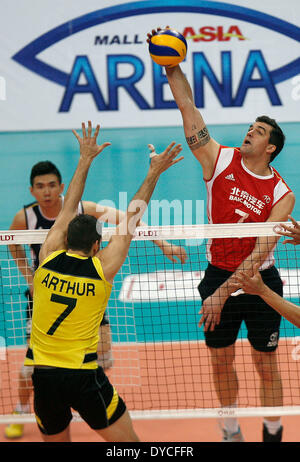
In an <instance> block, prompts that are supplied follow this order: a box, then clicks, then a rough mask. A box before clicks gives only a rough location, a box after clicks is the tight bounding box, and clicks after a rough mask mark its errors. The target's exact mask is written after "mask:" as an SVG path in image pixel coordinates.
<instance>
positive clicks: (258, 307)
mask: <svg viewBox="0 0 300 462" xmlns="http://www.w3.org/2000/svg"><path fill="white" fill-rule="evenodd" d="M232 274H233V273H231V272H230V271H226V270H222V269H220V268H217V267H215V266H213V265H211V264H209V265H208V267H207V269H206V271H205V276H204V278H203V279H202V281H201V282H200V284H199V286H198V290H199V293H200V296H201V298H202V301H204V300H205V299H206V298H207V297H209V296H210V295H212V294H213V293H214V292H215V290H216V289H218V287H220V286H221V285H222V284H223V283H224V282H225V281H226V280H227V279H228V278H229V277H230V276H231V275H232ZM260 274H261V276H262V279H263V281H264V282H265V284H266V285H267V286H268V287H270V288H271V289H272V290H274V292H276V293H277V294H279V295H280V296H282V295H283V283H282V280H281V278H280V275H279V272H278V270H277V268H275V267H274V266H272V267H271V268H268V269H266V270H263V271H261V273H260ZM242 321H244V322H245V324H246V327H247V331H248V340H249V342H250V343H251V345H252V346H253V348H254V349H255V350H257V351H261V352H270V351H275V350H276V348H277V346H278V340H279V327H280V321H281V316H280V315H279V314H278V313H277V311H275V310H274V309H273V308H271V307H270V306H269V305H267V304H266V303H265V302H264V301H263V300H262V299H261V298H260V297H258V296H256V295H249V294H241V295H237V296H230V297H229V298H228V299H227V301H226V303H225V304H224V307H223V310H222V312H221V320H220V323H219V324H218V325H216V326H215V329H214V330H213V331H206V332H205V341H206V345H207V346H209V347H212V348H225V347H227V346H230V345H233V344H234V343H235V341H236V339H237V336H238V333H239V330H240V327H241V324H242Z"/></svg>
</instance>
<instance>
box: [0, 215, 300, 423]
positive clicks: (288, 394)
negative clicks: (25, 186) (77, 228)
mask: <svg viewBox="0 0 300 462" xmlns="http://www.w3.org/2000/svg"><path fill="white" fill-rule="evenodd" d="M287 224H288V223H287ZM278 226H280V224H279V223H277V224H276V223H271V222H268V223H249V224H248V223H241V224H236V225H232V224H221V225H193V226H192V225H191V226H170V227H166V226H162V227H157V226H155V227H139V228H137V230H136V234H135V236H134V239H133V241H132V244H131V246H130V251H129V256H128V258H127V260H126V262H125V263H124V265H123V267H122V268H121V270H120V272H119V274H118V275H117V277H116V279H115V283H114V289H113V291H112V295H111V299H110V301H109V305H108V316H109V319H110V325H111V330H112V341H113V356H114V364H113V367H112V368H111V369H110V370H109V371H108V372H107V375H108V376H109V378H110V380H111V382H112V383H113V384H114V385H115V386H116V388H117V389H118V392H119V394H120V396H122V398H123V399H124V400H125V402H126V404H127V407H128V409H129V412H130V414H131V416H132V418H134V419H164V418H208V417H213V418H219V417H233V416H236V417H252V416H253V417H254V416H278V415H298V414H300V390H299V376H300V330H299V329H298V328H297V327H295V326H294V325H292V324H290V323H289V322H288V321H286V320H285V319H282V321H281V327H280V339H279V346H278V349H277V352H276V355H277V363H278V368H279V372H280V375H281V380H282V386H283V405H282V406H280V407H279V406H274V407H272V406H268V407H263V406H261V401H260V377H259V375H258V373H257V371H256V369H255V366H254V364H253V360H252V354H251V346H250V344H249V341H248V339H247V330H246V327H245V326H244V325H243V324H242V326H241V329H240V333H239V337H238V339H237V342H236V356H235V363H234V364H235V368H236V371H237V376H238V380H239V395H238V403H237V404H238V405H237V407H236V408H234V409H232V408H226V407H221V406H220V403H219V400H218V397H217V394H216V391H215V388H214V384H213V378H212V366H211V360H210V354H209V351H208V348H207V347H206V344H205V341H204V334H203V328H202V329H200V328H199V327H198V323H199V318H200V315H199V314H198V313H199V311H200V309H201V298H200V295H199V292H198V289H197V287H198V285H199V282H200V281H201V279H202V278H203V275H204V272H205V269H206V267H207V264H208V258H209V247H210V245H211V242H212V240H220V241H219V242H223V241H224V242H225V241H226V240H227V239H231V240H232V239H236V240H237V242H238V244H239V245H240V246H243V245H244V243H245V242H246V241H247V240H248V239H249V238H257V237H268V238H270V239H272V238H273V240H274V236H276V233H275V230H276V229H278V228H276V227H278ZM47 232H48V231H47V230H36V231H32V230H30V231H23V230H22V231H11V230H9V231H0V267H1V274H0V281H1V289H0V292H1V293H0V341H1V343H0V353H1V354H0V422H1V423H18V422H22V423H24V422H34V421H35V419H34V415H33V411H32V399H31V412H30V413H28V414H21V415H13V412H14V409H15V406H16V404H17V402H18V400H19V398H18V374H19V370H20V368H21V367H22V364H23V361H24V357H25V352H26V334H25V330H26V321H27V320H26V303H27V302H26V298H25V296H24V293H25V291H26V289H27V284H26V281H25V280H24V278H23V277H22V275H21V274H20V271H19V269H18V268H17V266H16V264H15V261H14V260H13V258H12V256H11V253H10V251H9V246H10V245H13V244H14V245H16V244H20V245H22V246H23V247H26V246H29V245H30V244H33V243H36V244H40V243H43V242H44V240H45V237H46V236H47ZM114 233H115V228H111V227H109V228H104V229H103V243H104V245H107V243H108V241H109V239H110V236H111V235H112V234H114ZM154 240H168V241H170V242H171V243H173V244H174V245H180V246H183V247H184V248H185V250H186V252H187V255H188V260H187V262H186V263H185V264H184V265H182V264H181V263H173V262H171V261H169V260H167V259H166V258H165V256H164V255H163V254H162V252H161V250H160V249H159V248H158V247H157V246H155V245H153V241H154ZM299 250H300V249H299V247H297V246H289V245H283V244H282V243H281V240H279V242H278V243H277V245H276V247H275V249H274V250H273V253H272V255H270V256H269V257H270V258H274V261H275V265H276V267H277V268H278V270H279V272H280V276H281V279H282V281H283V290H284V292H283V295H284V297H285V298H287V299H289V300H291V301H292V302H294V303H297V304H299V286H300V261H299V257H300V255H299ZM237 296H238V294H237ZM230 386H231V385H230V383H228V387H230ZM274 393H275V391H274ZM74 419H75V420H76V419H79V417H78V416H77V415H76V414H74Z"/></svg>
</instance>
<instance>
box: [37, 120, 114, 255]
mask: <svg viewBox="0 0 300 462" xmlns="http://www.w3.org/2000/svg"><path fill="white" fill-rule="evenodd" d="M99 130H100V126H99V125H97V127H96V129H95V132H94V135H93V136H92V124H91V122H90V121H89V122H88V132H87V134H86V128H85V124H84V123H83V124H82V135H83V136H82V138H81V137H80V136H79V135H78V133H77V132H76V131H75V130H72V131H73V133H74V135H75V136H76V138H77V140H78V143H79V147H80V157H79V161H78V165H77V168H76V170H75V173H74V175H73V178H72V180H71V183H70V185H69V187H68V190H67V194H66V197H65V200H64V204H63V208H62V210H61V211H60V213H59V215H58V217H57V219H56V221H55V223H54V225H53V226H52V228H51V229H50V231H49V233H48V236H47V238H46V240H45V242H44V244H43V245H42V248H41V251H40V256H39V260H40V262H42V261H43V260H44V259H45V258H46V257H47V256H48V255H49V254H50V253H52V252H54V251H55V250H60V249H65V248H66V234H67V230H68V226H69V223H70V221H71V220H72V219H73V218H74V217H75V216H76V214H77V209H78V203H79V201H80V199H81V197H82V194H83V191H84V187H85V182H86V179H87V175H88V172H89V169H90V166H91V164H92V162H93V160H94V159H95V157H97V156H98V155H99V154H100V153H101V152H102V151H103V149H105V148H106V147H107V146H110V143H103V144H101V145H97V137H98V134H99Z"/></svg>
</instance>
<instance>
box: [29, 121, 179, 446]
mask: <svg viewBox="0 0 300 462" xmlns="http://www.w3.org/2000/svg"><path fill="white" fill-rule="evenodd" d="M99 128H100V127H99V125H98V126H97V127H96V130H95V133H94V135H93V136H92V126H91V122H89V124H88V131H87V133H86V128H85V125H84V124H82V131H83V137H82V138H81V137H80V136H79V135H78V134H77V133H76V132H75V131H73V133H74V134H75V136H76V138H77V139H78V142H79V145H80V158H79V162H78V166H77V168H76V171H75V174H74V176H73V178H72V181H71V183H70V185H69V188H68V191H67V194H66V197H65V200H64V205H63V208H62V210H61V212H60V213H59V215H58V217H57V219H56V221H55V223H54V225H53V226H52V228H51V230H50V231H49V233H48V236H47V238H46V240H45V242H44V244H43V245H42V248H41V251H40V255H39V261H40V265H39V267H38V269H37V270H36V272H35V275H34V282H33V284H34V290H33V316H32V330H31V337H30V343H29V347H28V351H27V354H26V359H25V366H33V368H34V372H33V375H32V382H33V386H34V410H35V415H36V420H37V424H38V427H39V429H40V430H41V433H42V436H43V439H44V441H49V442H54V441H70V431H69V429H70V422H71V419H72V413H71V409H74V410H76V411H78V413H79V414H80V416H81V417H82V418H83V420H85V421H86V422H87V423H88V425H89V426H90V427H91V428H92V429H93V430H95V431H96V432H97V433H98V434H99V435H100V436H101V437H102V438H104V439H105V440H106V441H119V442H123V441H132V442H133V441H138V437H137V435H136V433H135V431H134V429H133V425H132V422H131V419H130V416H129V413H128V410H127V409H126V405H125V403H124V402H123V400H122V398H121V397H120V396H119V395H118V393H117V391H116V389H115V388H114V387H113V386H112V385H111V384H110V382H109V379H108V378H107V376H106V375H105V373H104V371H103V368H102V367H100V366H99V365H98V364H97V353H96V352H97V344H98V332H99V325H100V323H101V319H102V317H103V315H104V312H105V309H106V305H107V301H108V299H109V296H110V292H111V287H112V284H113V280H114V277H115V275H116V274H117V273H118V271H119V269H120V267H121V266H122V264H123V262H124V261H125V259H126V256H127V253H128V250H129V246H130V243H131V240H132V237H133V233H134V231H135V228H136V226H137V225H138V223H139V220H140V219H141V217H142V215H143V213H144V211H145V209H146V207H147V204H148V202H149V200H150V198H151V195H152V193H153V191H154V189H155V186H156V184H157V181H158V179H159V177H160V175H161V174H162V173H163V172H164V171H165V170H167V169H168V168H169V167H171V166H173V165H174V164H176V163H177V162H179V161H180V160H181V159H182V157H179V158H178V157H177V156H178V154H179V153H180V151H181V149H182V148H181V146H180V145H175V143H171V144H170V145H169V146H168V147H167V148H166V150H165V151H164V152H163V153H162V154H159V155H155V156H153V157H152V159H151V163H150V166H149V170H148V173H147V176H146V178H145V180H144V182H143V184H142V186H141V187H140V189H139V190H138V192H137V193H136V195H135V196H134V198H133V200H132V201H131V202H130V204H129V206H128V210H127V212H126V215H125V218H124V220H123V221H122V222H121V223H120V224H119V225H118V226H117V228H116V233H115V234H114V235H113V236H112V237H111V239H110V241H109V243H108V245H107V246H106V247H105V248H104V249H102V250H99V244H100V241H101V231H100V229H99V227H98V226H97V219H96V218H95V217H92V216H90V215H85V214H83V215H77V209H78V203H79V201H80V200H81V196H82V194H83V191H84V186H85V182H86V178H87V174H88V171H89V168H90V166H91V164H92V161H93V159H94V158H95V157H96V156H98V154H100V153H101V152H102V151H103V150H104V149H105V148H106V147H107V146H109V145H110V143H103V144H102V145H97V136H98V133H99Z"/></svg>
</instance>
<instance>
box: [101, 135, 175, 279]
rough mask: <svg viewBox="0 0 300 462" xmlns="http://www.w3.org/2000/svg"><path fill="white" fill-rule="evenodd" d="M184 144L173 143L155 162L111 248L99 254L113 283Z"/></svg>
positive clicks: (133, 200)
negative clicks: (154, 195)
mask: <svg viewBox="0 0 300 462" xmlns="http://www.w3.org/2000/svg"><path fill="white" fill-rule="evenodd" d="M181 150H182V148H181V145H176V146H175V143H171V144H170V145H169V146H168V147H167V149H166V150H165V151H164V152H163V153H162V154H157V155H155V156H154V157H152V159H151V163H150V167H149V171H148V174H147V176H146V178H145V180H144V182H143V184H142V186H141V187H140V188H139V190H138V191H137V193H136V194H135V196H134V197H133V199H132V200H131V202H130V204H129V206H128V209H127V212H126V215H125V217H124V220H123V221H122V222H121V223H120V224H119V225H118V226H117V228H116V234H115V235H114V236H112V238H111V240H110V242H109V243H108V245H107V247H106V248H105V249H103V250H101V251H100V252H99V253H98V257H99V259H100V261H101V264H102V268H103V271H104V275H105V277H106V279H107V280H108V281H109V282H112V281H113V279H114V277H115V276H116V274H117V273H118V271H119V269H120V268H121V266H122V264H123V263H124V261H125V259H126V256H127V253H128V250H129V246H130V243H131V240H132V238H133V235H134V232H135V230H136V227H137V226H138V225H139V223H140V219H141V217H142V216H143V214H144V212H145V210H146V208H147V205H148V203H149V200H150V198H151V196H152V193H153V191H154V189H155V186H156V184H157V181H158V179H159V177H160V175H161V174H162V173H163V172H164V171H165V170H167V169H168V168H170V167H172V166H173V165H175V164H177V162H179V161H180V160H182V159H183V157H180V158H176V157H177V156H178V154H179V153H180V152H181Z"/></svg>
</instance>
